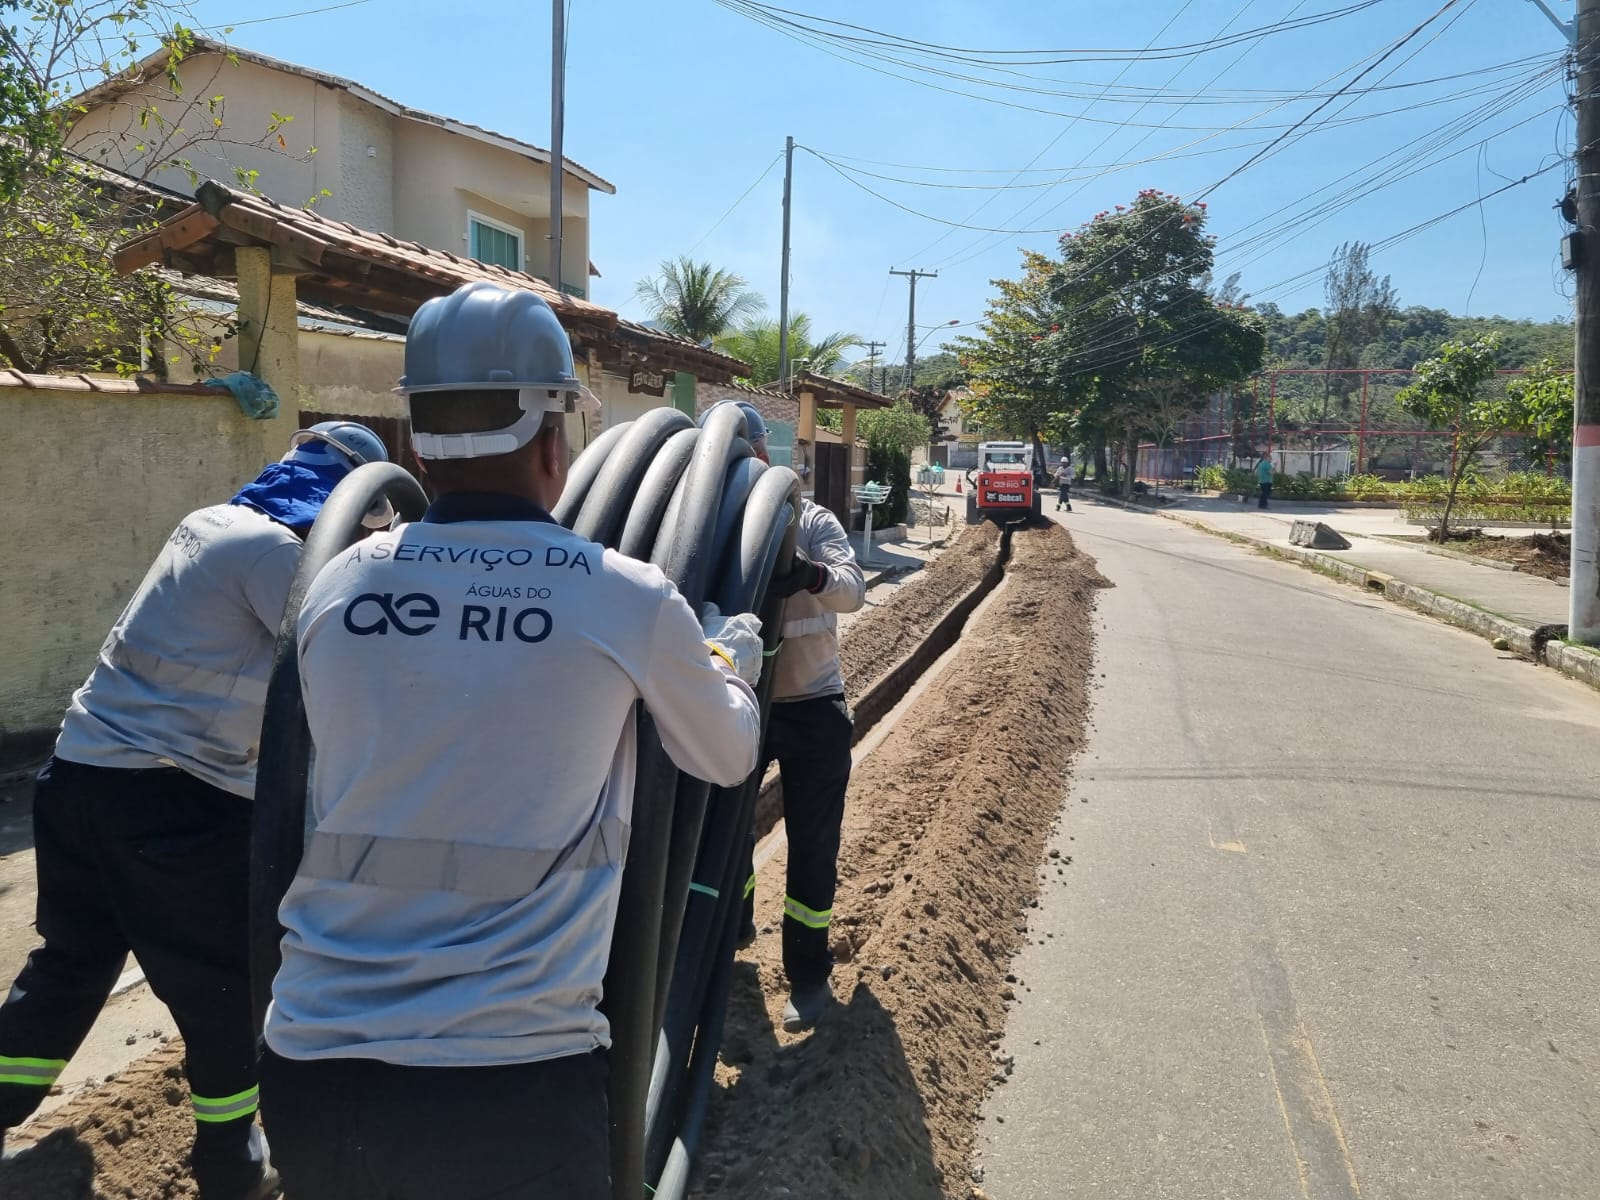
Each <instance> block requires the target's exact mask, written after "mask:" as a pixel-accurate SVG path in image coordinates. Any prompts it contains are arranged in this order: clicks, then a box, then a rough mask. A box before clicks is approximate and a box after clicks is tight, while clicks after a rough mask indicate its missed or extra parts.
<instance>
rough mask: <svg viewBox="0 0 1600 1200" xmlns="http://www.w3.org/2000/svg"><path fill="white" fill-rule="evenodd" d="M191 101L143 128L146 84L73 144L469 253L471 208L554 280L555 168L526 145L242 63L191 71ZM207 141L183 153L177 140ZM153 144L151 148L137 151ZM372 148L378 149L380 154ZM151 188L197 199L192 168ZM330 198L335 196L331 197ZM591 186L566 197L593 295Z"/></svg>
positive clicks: (573, 251)
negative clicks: (157, 126) (493, 139)
mask: <svg viewBox="0 0 1600 1200" xmlns="http://www.w3.org/2000/svg"><path fill="white" fill-rule="evenodd" d="M178 73H179V77H180V78H181V79H182V81H183V92H182V96H181V97H179V98H176V99H172V98H162V99H160V100H159V101H158V102H157V108H158V109H159V110H160V112H161V114H162V118H163V120H165V121H166V122H167V124H168V126H169V127H170V129H181V130H183V131H184V132H183V133H181V134H175V133H170V132H169V134H168V135H167V137H166V138H165V139H164V140H165V142H166V146H167V148H166V151H165V153H163V151H162V150H161V148H160V145H161V141H162V140H163V139H162V138H161V137H159V135H156V134H153V133H151V132H150V131H149V130H142V129H141V128H140V126H139V113H140V111H141V110H142V108H143V106H144V105H145V104H147V103H149V102H150V100H151V99H152V98H153V97H156V96H158V95H164V93H161V92H158V90H157V89H155V88H146V89H142V90H141V91H139V92H137V93H135V94H134V95H132V96H130V97H128V98H125V99H123V100H118V101H113V102H110V103H107V104H102V105H100V106H98V107H96V108H94V109H92V110H91V111H90V112H87V113H85V114H83V116H82V117H80V119H79V120H78V121H77V122H76V123H75V124H74V126H73V128H72V131H71V133H70V134H69V135H68V139H67V143H68V145H69V146H70V147H71V148H72V149H73V150H75V151H77V152H78V153H80V154H84V155H86V156H88V157H90V158H93V159H96V160H98V161H103V162H105V163H106V165H107V166H110V167H113V168H115V169H117V170H119V171H126V172H128V173H130V174H134V175H139V176H141V177H142V176H143V175H144V174H145V172H146V171H147V170H148V169H149V163H150V160H151V155H152V154H155V155H159V156H161V157H181V158H185V159H187V160H188V161H189V163H190V165H191V166H192V168H193V170H194V172H195V174H196V175H198V177H200V178H202V179H204V178H211V179H216V180H219V181H221V182H222V183H226V184H230V185H232V184H234V182H235V170H234V169H235V168H236V167H239V168H244V169H247V170H255V171H257V172H258V176H257V178H256V180H255V187H256V188H257V190H259V191H260V192H261V193H262V194H263V195H265V196H268V197H270V198H271V199H273V200H276V201H278V202H279V203H280V204H288V205H294V206H301V205H305V204H307V203H312V202H314V204H315V207H316V210H317V211H318V212H319V213H321V214H322V215H323V216H327V217H332V218H334V219H336V220H341V221H349V222H350V223H352V224H354V225H359V226H362V227H363V228H367V229H376V230H381V231H382V232H385V233H391V234H393V235H394V236H396V237H398V238H403V239H405V240H407V241H415V242H421V243H422V244H423V245H425V246H432V247H434V248H435V249H439V250H448V251H449V252H450V253H452V254H460V255H462V256H465V255H466V254H467V251H468V249H469V246H468V241H467V213H468V210H469V209H470V210H472V211H476V212H479V213H481V214H482V215H484V216H486V217H490V218H491V219H493V220H495V221H498V222H500V223H501V224H503V225H508V226H510V227H512V228H514V229H516V230H518V231H519V232H520V233H521V234H522V238H523V257H524V260H525V261H524V263H523V268H524V269H525V270H528V271H530V272H531V273H533V274H535V275H540V276H544V275H547V274H548V273H549V249H548V242H547V239H548V238H549V235H550V221H549V217H550V166H549V164H548V163H542V162H536V161H534V160H533V159H531V158H529V157H527V156H526V155H524V154H520V153H518V152H517V151H515V150H509V149H505V148H503V147H500V146H492V145H489V144H487V143H485V142H481V141H478V140H476V139H475V138H473V137H471V136H468V135H465V134H461V133H454V132H451V131H450V130H448V129H444V128H441V127H438V126H434V125H430V124H427V123H426V122H424V121H418V120H412V119H408V118H404V117H399V116H396V115H394V114H392V113H389V112H386V111H384V110H383V109H382V108H379V107H378V106H377V105H374V104H370V103H368V102H367V101H365V100H362V99H359V98H358V97H356V96H354V95H352V94H351V93H349V92H347V91H345V90H343V89H341V88H333V87H329V86H327V85H326V84H322V83H318V82H316V81H315V80H311V79H307V78H305V77H304V76H301V75H296V74H294V73H292V72H288V71H279V70H274V69H272V68H269V67H265V66H262V65H260V64H258V63H254V62H250V61H248V60H243V59H242V60H240V61H239V62H237V63H231V62H229V61H228V60H227V59H226V58H224V57H223V56H221V55H218V54H211V53H201V54H197V55H194V56H193V57H191V58H187V59H185V60H184V61H183V62H182V63H181V64H180V65H179V67H178ZM218 94H220V95H222V96H223V97H224V103H223V107H222V109H221V110H220V114H219V115H221V116H222V118H223V120H224V122H225V128H224V130H223V131H222V132H221V134H220V136H213V134H212V133H211V130H210V125H211V119H212V114H211V112H210V111H209V110H208V108H207V106H206V100H207V98H209V97H211V96H215V95H218ZM274 112H277V113H281V114H283V115H285V116H289V117H292V118H293V120H291V121H289V122H287V123H285V124H284V125H283V126H282V127H281V129H280V130H279V133H280V134H281V136H282V137H283V145H282V146H281V147H280V146H279V145H278V144H277V142H276V138H275V137H274V138H273V139H269V140H268V141H266V143H265V144H255V143H257V142H258V141H260V140H261V139H262V137H263V135H264V133H265V131H266V130H267V128H268V126H269V125H270V123H271V122H272V114H273V113H274ZM191 138H198V139H199V140H197V141H195V143H194V144H193V145H191V146H188V147H187V148H186V149H184V151H183V152H182V154H180V155H174V153H173V150H172V147H173V145H175V144H176V143H179V142H186V141H188V140H190V139H191ZM149 143H154V146H153V148H152V150H151V151H149V152H142V151H140V150H138V149H137V147H138V145H140V144H149ZM369 148H370V150H371V153H369V152H368V151H369ZM150 178H151V181H152V182H154V183H157V184H160V185H161V186H163V187H168V188H171V189H173V190H174V191H178V192H182V193H192V192H193V190H194V186H195V185H194V179H193V177H191V175H190V172H189V170H187V169H185V168H182V167H168V168H165V169H163V170H160V171H157V172H155V173H154V174H152V175H151V176H150ZM324 190H326V191H327V192H329V193H330V194H329V195H327V196H323V195H322V192H323V191H324ZM589 192H590V189H589V187H588V185H587V184H586V183H584V182H583V181H582V180H581V179H578V178H576V177H575V176H573V175H571V174H570V173H569V174H568V175H567V177H566V186H565V188H564V190H563V192H562V204H561V209H562V213H563V225H562V255H561V258H562V279H561V282H563V283H566V284H569V285H572V286H575V287H578V288H581V289H583V292H584V294H585V295H587V294H588V288H589Z"/></svg>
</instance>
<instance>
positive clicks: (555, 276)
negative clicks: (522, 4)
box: [550, 0, 567, 292]
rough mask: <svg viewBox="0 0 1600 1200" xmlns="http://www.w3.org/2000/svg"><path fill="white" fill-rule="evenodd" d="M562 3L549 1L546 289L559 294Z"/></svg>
mask: <svg viewBox="0 0 1600 1200" xmlns="http://www.w3.org/2000/svg"><path fill="white" fill-rule="evenodd" d="M562 3H563V0H550V285H551V286H552V287H553V288H555V289H556V291H558V292H559V291H560V290H561V184H562V182H563V179H562V177H563V176H564V175H565V174H566V172H565V171H564V170H563V166H564V163H565V159H564V158H563V157H562V149H561V141H562V134H563V133H564V132H565V128H566V96H567V21H566V13H565V10H564V9H563V8H562Z"/></svg>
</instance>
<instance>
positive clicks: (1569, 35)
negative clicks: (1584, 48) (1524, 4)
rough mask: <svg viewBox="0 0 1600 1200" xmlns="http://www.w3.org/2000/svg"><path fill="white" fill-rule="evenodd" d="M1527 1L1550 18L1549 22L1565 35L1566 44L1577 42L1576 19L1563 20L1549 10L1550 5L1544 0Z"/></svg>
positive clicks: (1570, 44)
mask: <svg viewBox="0 0 1600 1200" xmlns="http://www.w3.org/2000/svg"><path fill="white" fill-rule="evenodd" d="M1528 3H1529V4H1533V5H1537V6H1538V8H1539V11H1540V12H1542V13H1544V15H1545V16H1547V17H1549V18H1550V24H1552V25H1554V26H1555V27H1556V28H1557V29H1559V30H1560V31H1561V32H1562V34H1563V35H1564V36H1565V37H1566V39H1567V45H1569V46H1576V45H1577V44H1578V24H1577V22H1576V21H1563V20H1562V19H1561V18H1560V17H1558V16H1556V14H1555V13H1554V12H1553V11H1552V10H1551V8H1550V6H1549V5H1548V4H1546V3H1545V2H1544V0H1528Z"/></svg>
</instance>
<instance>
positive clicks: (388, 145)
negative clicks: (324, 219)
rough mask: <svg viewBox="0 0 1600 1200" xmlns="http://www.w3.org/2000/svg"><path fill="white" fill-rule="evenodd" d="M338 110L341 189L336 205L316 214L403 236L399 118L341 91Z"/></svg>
mask: <svg viewBox="0 0 1600 1200" xmlns="http://www.w3.org/2000/svg"><path fill="white" fill-rule="evenodd" d="M338 109H339V175H338V178H339V186H338V187H337V188H335V189H334V194H333V196H332V197H331V198H330V199H332V200H334V201H337V203H336V204H334V205H333V206H332V207H324V206H323V205H320V204H319V205H318V207H317V211H318V212H320V213H322V214H323V215H324V216H329V217H337V218H338V219H339V220H341V221H349V222H350V223H351V224H352V225H359V226H361V227H362V228H363V229H376V230H380V231H382V232H383V233H392V234H395V236H396V237H401V236H404V235H403V234H400V233H399V232H398V231H397V230H396V229H395V224H394V183H395V179H394V141H395V137H394V126H395V121H396V118H394V117H393V116H391V115H390V114H389V113H386V112H384V111H383V110H382V109H381V108H378V107H377V106H375V105H372V104H368V103H367V102H366V101H365V100H357V99H356V98H355V97H354V96H352V95H350V93H348V92H340V93H338ZM369 150H370V151H371V153H370V154H369V153H368V151H369ZM324 203H326V202H324Z"/></svg>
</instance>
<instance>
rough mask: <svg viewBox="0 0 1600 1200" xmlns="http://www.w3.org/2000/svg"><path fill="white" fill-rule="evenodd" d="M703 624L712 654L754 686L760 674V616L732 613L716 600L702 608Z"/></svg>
mask: <svg viewBox="0 0 1600 1200" xmlns="http://www.w3.org/2000/svg"><path fill="white" fill-rule="evenodd" d="M700 628H701V629H702V630H704V631H705V635H706V646H707V648H709V649H710V651H711V653H712V656H713V657H715V658H716V659H717V660H718V661H719V662H721V663H722V664H723V665H724V666H726V667H727V668H728V669H729V670H731V671H732V672H733V673H734V674H735V675H737V676H738V677H739V678H740V679H742V680H744V681H745V682H746V683H748V684H749V685H750V686H751V687H754V686H755V685H756V681H757V680H759V679H760V678H761V655H762V651H763V650H764V649H765V647H764V646H763V645H762V642H761V618H759V617H757V616H756V615H755V614H754V613H734V614H733V615H732V616H730V617H725V616H723V615H722V614H721V613H720V612H718V611H717V606H716V605H715V604H707V605H704V606H702V607H701V609H700Z"/></svg>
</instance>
